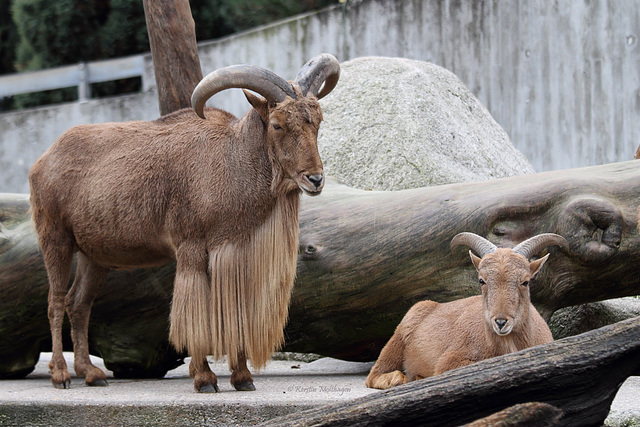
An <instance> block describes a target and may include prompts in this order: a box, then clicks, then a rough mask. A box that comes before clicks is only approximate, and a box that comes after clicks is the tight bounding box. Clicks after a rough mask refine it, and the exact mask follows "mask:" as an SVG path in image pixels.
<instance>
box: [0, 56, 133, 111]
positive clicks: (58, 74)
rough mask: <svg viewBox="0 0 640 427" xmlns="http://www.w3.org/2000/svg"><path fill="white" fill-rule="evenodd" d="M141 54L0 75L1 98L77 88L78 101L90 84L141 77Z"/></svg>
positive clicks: (85, 95)
mask: <svg viewBox="0 0 640 427" xmlns="http://www.w3.org/2000/svg"><path fill="white" fill-rule="evenodd" d="M143 71H144V55H134V56H127V57H123V58H116V59H107V60H104V61H96V62H81V63H79V64H77V65H68V66H65V67H57V68H50V69H47V70H40V71H29V72H24V73H16V74H7V75H3V76H0V98H3V97H7V96H12V95H18V94H23V93H32V92H42V91H45V90H53V89H62V88H66V87H74V86H76V87H77V88H78V101H86V100H87V99H89V98H90V97H91V86H90V85H91V83H100V82H108V81H111V80H119V79H127V78H131V77H142V75H143Z"/></svg>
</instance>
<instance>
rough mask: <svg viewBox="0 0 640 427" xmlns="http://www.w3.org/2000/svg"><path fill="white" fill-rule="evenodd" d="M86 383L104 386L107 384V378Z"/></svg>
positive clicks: (92, 385) (93, 385)
mask: <svg viewBox="0 0 640 427" xmlns="http://www.w3.org/2000/svg"><path fill="white" fill-rule="evenodd" d="M87 385H88V386H91V387H106V386H108V385H109V384H107V380H96V381H94V382H92V383H87Z"/></svg>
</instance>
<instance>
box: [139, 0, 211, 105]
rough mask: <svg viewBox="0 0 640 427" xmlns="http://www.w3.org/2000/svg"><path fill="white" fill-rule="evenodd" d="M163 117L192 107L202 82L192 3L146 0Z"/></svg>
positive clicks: (146, 16) (150, 40) (148, 28)
mask: <svg viewBox="0 0 640 427" xmlns="http://www.w3.org/2000/svg"><path fill="white" fill-rule="evenodd" d="M142 3H143V5H144V15H145V20H146V21H147V32H148V33H149V44H150V45H151V56H152V58H153V65H154V71H155V74H156V84H157V87H158V103H159V106H160V114H161V115H165V114H169V113H172V112H174V111H177V110H179V109H181V108H186V107H190V106H191V93H192V92H193V89H194V88H195V87H196V85H197V84H198V83H199V82H200V80H202V69H201V68H200V59H199V57H198V46H197V42H196V30H195V23H194V21H193V17H192V15H191V7H190V6H189V0H143V2H142Z"/></svg>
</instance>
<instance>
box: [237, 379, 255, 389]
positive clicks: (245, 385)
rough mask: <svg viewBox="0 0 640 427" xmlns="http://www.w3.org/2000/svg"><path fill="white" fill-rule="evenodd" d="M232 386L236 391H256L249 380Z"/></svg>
mask: <svg viewBox="0 0 640 427" xmlns="http://www.w3.org/2000/svg"><path fill="white" fill-rule="evenodd" d="M233 386H234V387H235V388H236V390H238V391H256V387H255V386H254V385H253V381H251V380H246V381H245V382H243V383H240V384H234V385H233Z"/></svg>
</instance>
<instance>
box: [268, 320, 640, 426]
mask: <svg viewBox="0 0 640 427" xmlns="http://www.w3.org/2000/svg"><path fill="white" fill-rule="evenodd" d="M638 336H640V317H636V318H634V319H630V320H627V321H624V322H619V323H616V324H615V325H610V326H606V327H604V328H601V329H597V330H595V331H590V332H587V333H585V334H581V335H577V336H575V337H570V338H565V339H563V340H560V341H555V342H553V343H550V344H546V345H542V346H538V347H533V348H529V349H526V350H523V351H520V352H518V353H512V354H507V355H504V356H500V357H496V358H493V359H488V360H484V361H481V362H478V363H475V364H473V365H469V366H466V367H464V368H460V369H455V370H453V371H448V372H445V373H443V374H441V375H438V376H435V377H430V378H427V379H424V380H420V381H414V382H411V383H408V384H405V385H402V386H398V387H394V388H391V389H389V390H385V391H381V392H379V393H374V394H371V395H368V396H365V397H362V398H359V399H356V400H353V401H351V402H348V403H341V404H336V405H331V406H326V407H321V408H317V409H311V410H307V411H303V412H298V413H296V414H295V416H286V417H282V418H277V419H274V420H271V421H269V422H268V423H266V424H264V425H274V426H275V425H277V426H329V425H330V426H365V425H366V426H386V425H389V426H405V425H406V426H414V425H432V426H436V425H437V426H458V425H462V424H465V423H469V422H471V421H473V420H475V419H477V418H481V417H485V416H488V415H491V414H493V413H494V412H498V411H501V410H503V409H505V408H509V407H511V406H513V405H516V404H521V403H526V402H543V403H546V404H549V405H551V406H553V407H555V408H558V409H560V410H561V411H562V415H561V418H560V423H559V424H558V425H562V426H581V427H584V426H601V425H602V424H603V422H604V420H605V418H606V417H607V415H608V413H609V409H610V407H611V402H612V401H613V398H614V397H615V395H616V393H617V391H618V389H619V388H620V386H621V385H622V383H623V382H624V381H625V380H626V379H627V377H629V376H630V375H638V374H640V340H638ZM507 425H511V424H507ZM537 425H540V424H537Z"/></svg>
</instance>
